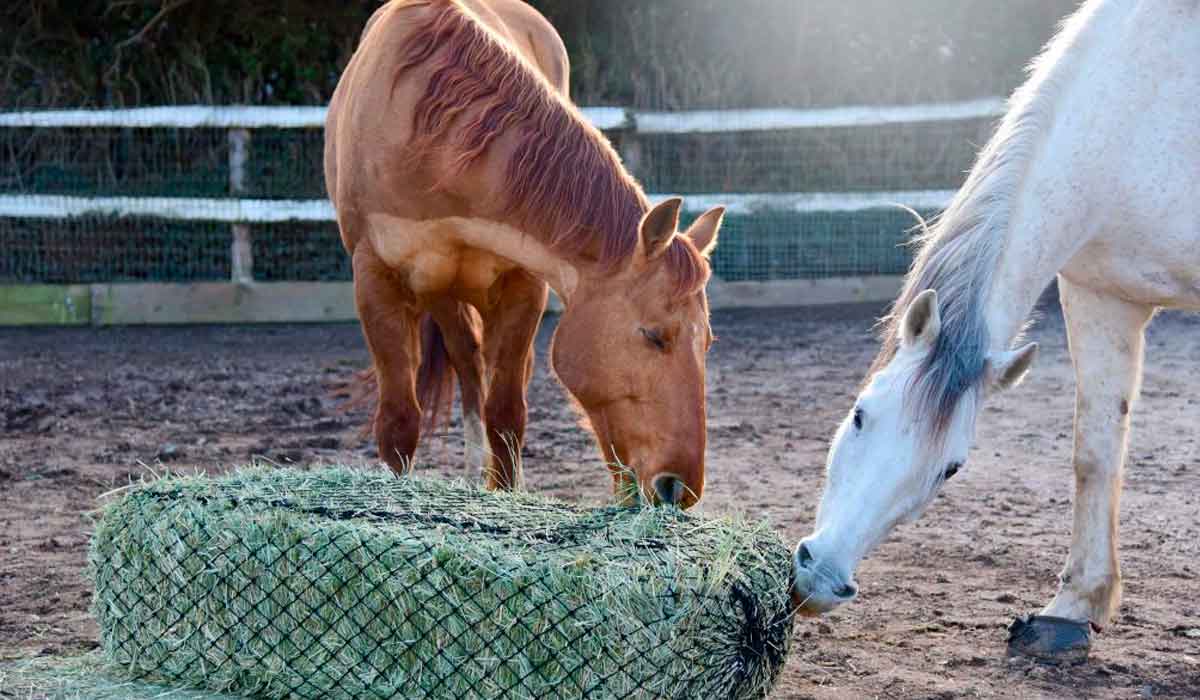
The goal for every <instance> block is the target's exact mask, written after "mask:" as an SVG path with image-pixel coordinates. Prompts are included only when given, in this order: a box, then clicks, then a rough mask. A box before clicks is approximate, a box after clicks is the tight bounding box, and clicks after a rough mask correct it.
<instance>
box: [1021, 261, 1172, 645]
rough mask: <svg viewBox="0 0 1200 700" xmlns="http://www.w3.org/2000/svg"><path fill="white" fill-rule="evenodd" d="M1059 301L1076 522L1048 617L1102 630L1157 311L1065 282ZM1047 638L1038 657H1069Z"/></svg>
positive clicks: (1113, 600) (1117, 589) (1111, 597)
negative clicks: (1066, 354) (1066, 352)
mask: <svg viewBox="0 0 1200 700" xmlns="http://www.w3.org/2000/svg"><path fill="white" fill-rule="evenodd" d="M1059 296H1060V298H1061V300H1062V308H1063V314H1064V316H1065V317H1066V320H1067V340H1068V344H1069V347H1070V351H1071V359H1072V362H1073V363H1074V365H1075V385H1076V389H1075V450H1074V458H1073V459H1074V464H1075V515H1074V524H1073V527H1072V532H1071V550H1070V554H1069V555H1068V557H1067V563H1066V566H1065V567H1064V568H1063V571H1062V574H1061V576H1060V580H1061V583H1060V585H1059V589H1058V593H1057V595H1055V596H1054V599H1053V600H1052V601H1051V602H1050V604H1049V605H1047V606H1046V607H1045V609H1044V610H1043V611H1042V613H1041V614H1042V616H1044V617H1049V618H1062V619H1065V620H1071V621H1074V622H1076V623H1081V624H1083V625H1088V626H1092V627H1095V628H1101V627H1103V626H1105V625H1107V624H1108V623H1109V621H1110V620H1111V619H1112V616H1113V614H1114V613H1115V612H1116V610H1117V607H1118V606H1119V605H1120V602H1121V567H1120V563H1119V559H1118V555H1117V543H1118V532H1117V530H1118V510H1119V504H1120V497H1121V477H1122V471H1123V469H1124V464H1125V455H1126V452H1127V448H1128V438H1129V421H1130V414H1131V412H1132V410H1133V404H1134V401H1135V400H1136V398H1137V394H1138V391H1139V387H1140V385H1141V376H1142V356H1143V346H1144V336H1145V328H1146V324H1147V323H1148V322H1149V321H1150V318H1151V317H1152V316H1153V314H1154V309H1153V307H1149V306H1143V305H1139V304H1131V303H1129V302H1126V301H1122V300H1120V299H1116V298H1114V297H1111V296H1107V295H1103V294H1100V293H1097V292H1095V291H1093V290H1091V289H1087V288H1084V287H1079V286H1077V285H1075V284H1073V283H1071V282H1070V281H1069V280H1067V279H1066V278H1064V277H1062V276H1060V277H1059ZM1082 629H1083V631H1084V634H1086V627H1083V628H1082ZM1040 636H1043V637H1045V639H1040V640H1031V641H1036V642H1037V644H1035V645H1034V646H1035V647H1036V648H1035V651H1037V650H1042V651H1044V652H1046V655H1048V656H1051V657H1052V656H1054V655H1056V654H1058V653H1059V652H1062V651H1066V650H1062V649H1058V648H1055V646H1056V645H1055V643H1054V641H1053V640H1054V639H1055V637H1056V634H1055V632H1054V630H1052V629H1046V630H1044V632H1043V633H1042V634H1041V635H1040ZM1084 651H1085V652H1086V648H1085V649H1084ZM1034 655H1039V654H1036V653H1035V654H1034Z"/></svg>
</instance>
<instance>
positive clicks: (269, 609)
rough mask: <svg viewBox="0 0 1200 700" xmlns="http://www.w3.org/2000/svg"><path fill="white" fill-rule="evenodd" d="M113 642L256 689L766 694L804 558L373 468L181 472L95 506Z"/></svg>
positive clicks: (693, 530)
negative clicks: (791, 588) (794, 565)
mask: <svg viewBox="0 0 1200 700" xmlns="http://www.w3.org/2000/svg"><path fill="white" fill-rule="evenodd" d="M90 560H91V567H92V570H93V576H94V579H95V584H96V595H95V602H94V612H95V614H96V618H97V620H98V622H99V624H100V630H101V634H100V636H101V643H102V650H103V654H104V656H105V658H106V660H107V661H109V662H110V663H111V664H113V665H115V666H116V667H117V668H119V669H122V670H123V672H124V673H127V674H130V675H132V676H134V677H138V678H148V679H153V680H157V681H165V682H168V683H173V684H182V685H184V686H189V687H198V688H207V689H210V690H213V691H218V692H234V693H245V694H248V695H252V696H254V697H262V698H331V699H343V698H346V699H349V698H364V699H373V698H427V697H428V698H558V697H589V698H699V697H703V698H757V697H764V696H765V695H766V694H767V693H768V692H769V690H770V688H771V687H772V685H773V683H774V680H775V678H776V676H777V674H778V672H779V671H780V669H781V668H782V666H783V663H784V662H785V660H786V656H787V652H788V645H789V637H790V632H791V622H792V613H791V604H790V598H789V595H788V592H787V591H788V582H789V580H790V570H791V558H790V556H789V553H788V550H787V549H786V548H785V547H784V545H783V543H782V542H781V541H780V540H779V538H778V535H776V534H774V533H773V532H772V531H771V530H770V529H769V528H768V527H767V526H765V525H763V524H758V525H750V524H746V523H740V522H736V521H733V520H728V519H726V520H703V519H699V518H694V517H690V516H687V515H684V514H682V513H680V512H678V511H674V510H670V509H630V508H616V507H609V508H601V509H585V508H581V507H577V506H573V505H567V504H563V503H558V502H553V501H548V500H545V499H540V498H537V497H534V496H529V495H511V494H504V495H496V494H488V493H484V492H481V491H479V490H477V489H474V488H471V487H467V486H462V485H453V484H447V483H444V482H438V481H426V480H421V479H404V480H397V479H394V478H393V477H392V476H391V475H390V474H384V473H380V472H355V471H347V470H337V469H328V470H323V471H318V472H301V471H292V470H272V471H265V470H264V471H250V472H243V473H241V474H238V475H234V476H230V477H224V478H222V479H220V480H208V479H201V478H187V479H167V480H164V481H160V482H157V483H155V484H153V485H150V486H145V487H141V488H138V489H136V490H135V491H133V492H132V493H130V494H128V495H127V496H125V497H124V498H123V499H122V500H120V501H119V502H117V503H116V504H114V505H111V506H110V507H109V508H108V509H107V510H106V511H105V512H104V514H103V516H102V518H101V519H100V521H99V523H98V526H97V529H96V534H95V537H94V540H93V545H92V550H91V554H90Z"/></svg>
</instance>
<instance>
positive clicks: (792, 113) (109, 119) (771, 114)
mask: <svg viewBox="0 0 1200 700" xmlns="http://www.w3.org/2000/svg"><path fill="white" fill-rule="evenodd" d="M1004 107H1005V101H1004V99H1002V98H998V97H989V98H984V99H978V100H967V101H963V102H944V103H935V104H915V105H892V106H869V105H867V106H856V107H834V108H829V109H721V110H685V111H678V112H654V111H639V110H632V109H625V108H623V107H584V108H582V109H581V110H580V111H581V112H582V113H583V115H584V116H585V117H586V118H587V119H588V120H589V121H591V122H592V124H593V125H595V126H596V128H598V129H600V130H602V131H613V130H618V129H623V130H629V131H633V132H635V133H639V134H690V133H706V134H711V133H732V132H737V131H777V130H784V129H829V128H837V127H850V126H884V125H887V124H919V123H924V122H937V121H958V120H962V119H987V118H991V117H998V116H1001V115H1003V114H1004ZM324 126H325V108H324V107H237V106H234V107H207V106H181V107H141V108H137V109H103V110H86V109H70V110H41V111H32V112H0V128H2V127H8V128H31V127H33V128H63V129H66V128H84V127H93V128H100V127H112V128H134V129H137V128H144V129H160V128H177V129H194V128H203V127H207V128H215V129H233V128H239V127H240V128H244V129H319V128H322V127H324Z"/></svg>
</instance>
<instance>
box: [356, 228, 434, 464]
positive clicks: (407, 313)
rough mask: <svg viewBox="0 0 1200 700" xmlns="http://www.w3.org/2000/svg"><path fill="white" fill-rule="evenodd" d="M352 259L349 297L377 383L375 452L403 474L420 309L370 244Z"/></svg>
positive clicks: (410, 443) (415, 410) (412, 446)
mask: <svg viewBox="0 0 1200 700" xmlns="http://www.w3.org/2000/svg"><path fill="white" fill-rule="evenodd" d="M353 265H354V301H355V305H356V307H357V308H358V317H359V321H360V322H361V323H362V329H363V335H364V336H365V337H366V340H367V347H368V349H369V350H370V351H371V358H372V360H373V361H374V365H375V377H376V381H377V382H378V386H379V401H378V405H377V407H376V409H375V419H374V423H373V428H374V432H375V439H376V441H377V442H378V443H379V456H380V458H381V459H383V461H384V462H386V463H387V464H388V466H389V467H391V469H392V471H394V472H396V474H405V473H407V472H408V471H409V470H410V469H411V468H412V459H413V454H414V453H415V452H416V449H417V441H418V440H419V439H420V432H421V407H420V404H419V403H418V401H417V391H416V372H417V367H418V366H419V365H420V362H421V346H420V329H419V325H418V318H419V313H418V310H417V308H416V306H415V303H414V299H413V297H412V295H411V294H410V293H408V291H407V289H406V288H405V287H404V286H403V285H402V284H401V283H400V282H399V280H397V279H396V278H395V276H394V274H393V273H392V272H391V270H390V269H389V268H388V267H387V266H386V265H385V264H384V263H383V262H382V261H381V260H380V259H379V258H378V257H377V256H376V255H375V253H374V251H372V250H371V248H370V246H369V245H366V244H360V245H358V246H357V248H356V250H355V251H354V257H353Z"/></svg>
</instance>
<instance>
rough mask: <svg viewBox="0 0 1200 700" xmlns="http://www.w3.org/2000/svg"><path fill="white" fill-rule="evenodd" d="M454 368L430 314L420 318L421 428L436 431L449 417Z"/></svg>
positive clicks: (443, 340) (418, 377) (418, 378)
mask: <svg viewBox="0 0 1200 700" xmlns="http://www.w3.org/2000/svg"><path fill="white" fill-rule="evenodd" d="M454 380H455V376H454V366H453V365H451V364H450V353H449V351H447V350H446V338H445V336H444V335H443V334H442V328H441V326H439V325H438V324H437V322H436V321H434V320H433V315H432V314H428V313H427V314H424V315H422V316H421V367H420V369H419V370H418V371H417V401H418V402H420V404H421V412H422V421H423V423H424V425H423V426H422V428H423V430H425V431H432V430H436V429H437V428H438V427H439V426H441V425H442V424H443V423H445V422H446V421H447V420H448V419H449V417H450V409H451V408H452V407H453V404H454Z"/></svg>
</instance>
